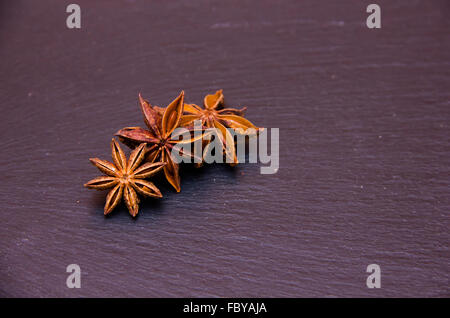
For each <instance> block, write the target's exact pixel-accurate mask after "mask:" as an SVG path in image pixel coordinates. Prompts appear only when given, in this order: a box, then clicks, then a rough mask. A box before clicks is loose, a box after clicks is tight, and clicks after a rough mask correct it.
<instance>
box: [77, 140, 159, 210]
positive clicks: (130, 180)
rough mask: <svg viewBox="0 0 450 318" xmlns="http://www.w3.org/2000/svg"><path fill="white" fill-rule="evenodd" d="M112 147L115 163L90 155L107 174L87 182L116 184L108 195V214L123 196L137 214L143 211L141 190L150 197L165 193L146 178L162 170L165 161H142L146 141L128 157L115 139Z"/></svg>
mask: <svg viewBox="0 0 450 318" xmlns="http://www.w3.org/2000/svg"><path fill="white" fill-rule="evenodd" d="M111 150H112V158H113V162H114V163H111V162H109V161H106V160H101V159H98V158H91V159H89V160H90V161H91V163H92V164H93V165H94V166H96V167H97V168H98V169H99V170H100V171H101V172H103V173H104V174H106V176H101V177H97V178H95V179H93V180H91V181H89V182H87V183H86V184H85V185H84V186H85V187H86V188H90V189H97V190H106V189H110V188H112V190H111V191H110V192H109V193H108V195H107V197H106V204H105V208H104V214H105V215H107V214H109V213H111V211H113V210H114V208H115V207H116V206H117V204H119V202H120V200H121V199H122V197H123V199H124V201H125V204H126V206H127V208H128V211H129V212H130V214H131V215H132V216H133V217H135V216H136V215H137V214H138V212H139V198H138V195H137V194H138V193H139V194H141V195H144V196H148V197H156V198H161V197H162V194H161V192H160V191H159V189H158V188H157V187H156V186H155V185H154V184H153V183H152V182H150V181H146V180H144V179H146V178H148V177H150V176H152V175H154V174H155V173H157V172H158V171H160V170H161V169H162V168H163V167H164V166H165V163H164V162H148V163H144V164H143V165H141V163H142V161H143V160H144V158H145V156H146V147H145V144H144V143H142V144H140V145H139V146H138V147H136V148H135V149H134V150H133V151H132V152H131V154H130V157H129V159H128V161H127V159H126V156H125V154H124V152H123V150H122V148H120V145H119V144H118V143H117V141H116V140H115V139H112V141H111Z"/></svg>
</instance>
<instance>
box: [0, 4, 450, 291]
mask: <svg viewBox="0 0 450 318" xmlns="http://www.w3.org/2000/svg"><path fill="white" fill-rule="evenodd" d="M69 3H71V2H68V1H56V0H54V1H47V0H45V1H30V0H28V1H2V2H1V4H0V41H1V42H0V43H1V46H0V69H1V74H0V98H1V107H2V116H1V117H0V129H1V136H2V144H1V146H2V147H1V148H2V151H1V153H0V175H1V178H2V179H1V183H0V200H1V201H0V202H1V213H0V252H1V254H0V296H8V297H17V296H26V297H29V296H33V297H36V296H39V297H48V296H56V297H79V296H94V297H97V296H103V297H115V296H131V297H134V296H141V297H166V296H167V297H174V296H187V297H188V296H192V297H196V296H212V297H216V296H228V297H230V296H238V297H241V296H269V297H270V296H277V297H287V296H289V297H309V296H312V297H318V296H326V297H328V296H343V297H354V296H364V297H371V296H384V297H399V296H407V297H411V296H435V297H443V296H446V297H448V296H450V291H449V287H448V286H449V248H448V243H449V226H450V221H449V214H448V213H449V206H450V204H449V203H450V200H449V180H450V178H449V176H450V173H449V164H450V143H449V119H450V107H449V106H450V93H449V84H450V68H449V66H450V53H449V52H450V41H449V26H450V22H449V21H450V20H449V18H448V17H449V14H450V3H449V2H448V1H445V0H442V1H440V0H433V1H411V0H409V1H377V3H378V4H379V5H380V6H381V9H382V28H381V29H379V30H369V29H368V28H367V27H366V26H365V20H366V17H367V15H368V14H367V13H366V6H367V5H368V4H370V3H371V1H360V0H354V1H353V0H352V1H350V0H346V1H323V0H322V1H312V0H310V1H280V2H277V3H275V1H267V0H263V1H237V0H235V1H164V2H162V1H161V2H160V1H152V2H150V1H143V0H141V1H138V0H136V1H130V0H129V1H118V0H116V1H106V0H102V1H87V0H77V1H76V3H78V4H79V5H80V6H81V9H82V28H81V30H69V29H67V28H66V26H65V20H66V17H67V15H68V14H66V12H65V8H66V6H67V5H68V4H69ZM219 88H223V89H224V93H225V97H226V102H227V104H228V105H230V106H238V105H241V106H244V105H245V106H247V107H248V112H247V117H248V118H249V119H250V120H251V121H253V122H254V123H255V124H256V125H258V126H262V127H280V136H281V140H280V170H279V172H278V173H277V174H274V175H261V174H260V173H259V168H260V165H259V164H244V165H241V166H239V167H237V168H236V169H230V168H228V167H224V166H221V165H214V166H210V167H205V168H203V169H201V170H194V169H190V168H188V167H183V168H184V169H183V170H182V191H181V193H179V194H176V193H174V191H172V190H171V188H170V187H169V186H168V185H167V183H165V182H164V181H162V180H159V182H158V185H159V186H160V188H161V190H162V191H163V194H164V198H163V199H162V200H160V201H156V200H146V201H145V202H144V203H143V204H141V212H140V216H139V217H138V218H137V219H136V220H133V219H132V218H131V217H130V216H129V215H128V213H127V211H126V209H125V207H123V206H121V207H120V208H119V209H117V210H116V211H115V212H114V213H113V214H112V215H111V216H110V217H108V218H105V217H103V214H102V209H103V204H104V199H105V196H106V192H96V191H92V190H87V189H84V188H83V187H82V184H83V183H84V182H86V181H88V180H90V179H91V178H93V177H95V176H97V175H98V172H97V170H96V169H95V167H93V166H91V165H90V163H89V161H88V158H89V157H101V158H104V159H108V160H109V159H110V148H109V142H110V139H111V137H112V134H113V133H114V132H115V131H117V130H118V129H120V128H122V127H125V126H135V125H136V126H142V125H143V121H142V118H141V113H140V111H139V108H138V100H137V94H138V92H142V93H143V94H144V96H146V97H147V98H148V99H149V100H150V101H151V102H152V103H154V104H157V105H160V106H165V105H166V104H167V103H168V102H169V101H171V100H172V99H173V98H174V97H175V96H177V94H178V93H179V92H180V90H181V89H184V90H185V91H186V98H187V101H189V102H196V103H200V102H201V100H202V97H203V95H204V94H207V93H210V92H214V91H215V90H216V89H219ZM72 263H76V264H79V265H80V266H81V271H82V288H81V289H68V288H67V287H66V284H65V281H66V277H67V274H66V272H65V270H66V266H67V265H69V264H72ZM372 263H376V264H379V265H380V266H381V271H382V288H381V289H368V288H367V287H366V284H365V281H366V277H367V275H368V274H366V272H365V270H366V267H367V265H368V264H372Z"/></svg>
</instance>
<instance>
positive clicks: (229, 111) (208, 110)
mask: <svg viewBox="0 0 450 318" xmlns="http://www.w3.org/2000/svg"><path fill="white" fill-rule="evenodd" d="M223 104H224V95H223V92H222V90H218V91H217V92H216V93H215V94H211V95H206V96H205V98H204V100H203V106H204V108H201V107H200V106H198V105H195V104H185V105H184V115H183V117H182V118H181V121H180V125H181V126H191V125H192V124H193V123H194V121H196V120H200V121H201V122H202V125H203V126H204V127H206V128H216V129H218V130H219V131H220V132H221V135H219V137H220V139H221V140H220V141H221V142H222V146H223V151H224V153H225V156H226V157H227V162H229V163H230V165H236V164H237V163H238V159H237V157H236V150H235V145H234V138H233V136H232V135H231V133H230V132H229V131H228V130H227V129H226V128H234V129H236V132H245V131H247V129H249V128H253V129H255V132H257V131H258V130H259V128H257V127H256V126H255V125H253V124H252V123H251V122H250V121H249V120H247V119H245V118H244V117H242V115H243V114H244V111H245V110H246V108H243V109H240V110H239V109H235V108H223ZM220 108H222V109H220ZM227 142H228V143H229V144H228V147H227ZM206 153H207V149H205V151H204V155H206Z"/></svg>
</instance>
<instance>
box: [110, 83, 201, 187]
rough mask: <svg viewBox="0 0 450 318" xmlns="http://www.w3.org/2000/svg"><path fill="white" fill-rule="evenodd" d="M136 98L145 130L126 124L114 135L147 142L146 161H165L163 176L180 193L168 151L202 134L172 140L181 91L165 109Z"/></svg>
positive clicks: (132, 142)
mask: <svg viewBox="0 0 450 318" xmlns="http://www.w3.org/2000/svg"><path fill="white" fill-rule="evenodd" d="M139 101H140V104H141V109H142V112H143V114H144V121H145V124H146V125H147V127H148V129H143V128H140V127H126V128H123V129H121V130H119V131H118V132H117V133H116V136H118V137H119V139H120V140H121V141H122V142H123V143H125V144H126V145H129V146H130V147H135V146H136V144H139V143H146V144H147V149H148V155H147V161H150V162H155V161H162V162H165V163H166V165H165V166H164V174H165V176H166V179H167V181H169V183H170V184H171V185H172V186H173V187H174V188H175V190H176V191H177V192H180V190H181V188H180V175H179V171H178V164H177V163H176V162H175V161H174V160H173V158H172V154H171V151H172V149H173V147H174V146H176V145H177V144H190V143H192V142H194V141H196V140H198V139H202V138H203V135H202V134H200V135H198V136H195V137H193V136H191V138H190V139H188V140H184V139H182V140H176V139H172V137H174V136H172V132H173V131H174V130H175V128H177V127H179V123H180V119H181V116H182V114H183V105H184V103H183V101H184V92H183V91H182V92H181V93H180V95H179V96H178V97H177V98H175V99H174V100H173V101H172V102H171V103H170V104H169V106H167V107H166V108H165V109H162V108H154V107H152V106H151V105H150V103H149V102H148V101H146V100H144V99H143V98H142V96H141V95H140V94H139ZM184 155H187V156H190V157H193V156H194V155H193V154H192V153H184Z"/></svg>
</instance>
